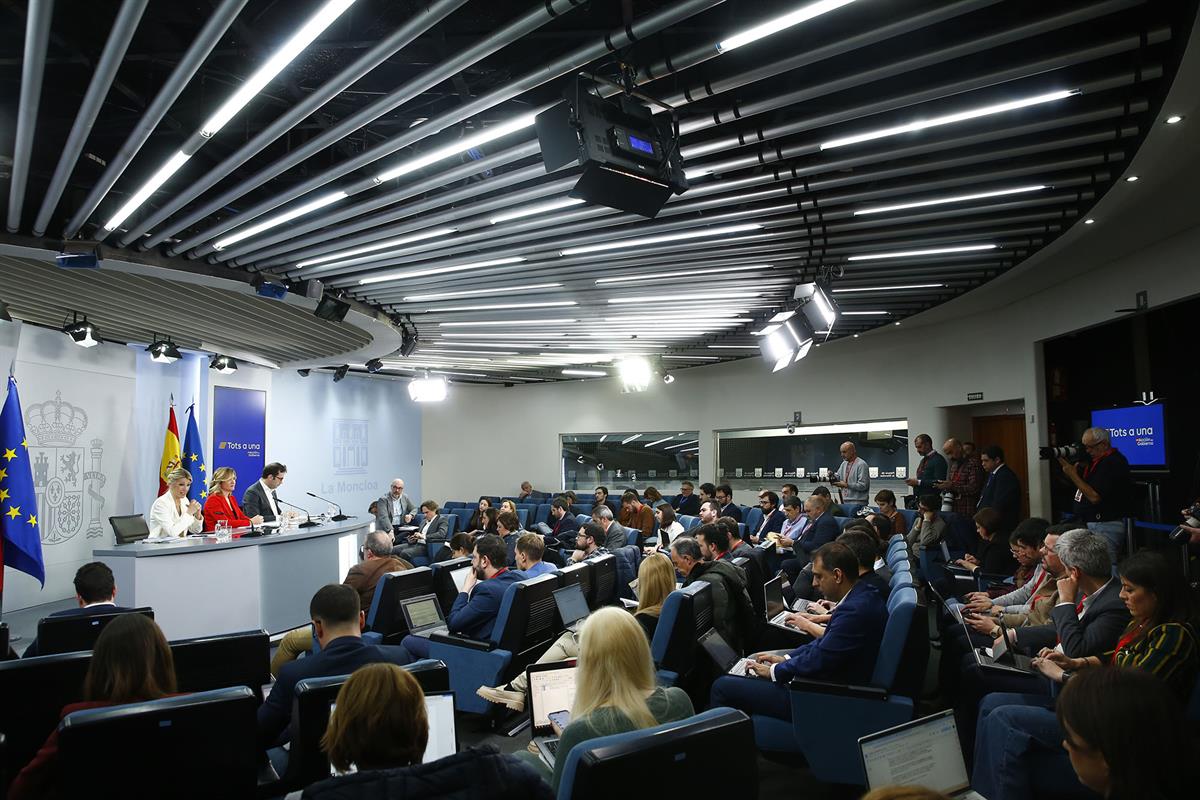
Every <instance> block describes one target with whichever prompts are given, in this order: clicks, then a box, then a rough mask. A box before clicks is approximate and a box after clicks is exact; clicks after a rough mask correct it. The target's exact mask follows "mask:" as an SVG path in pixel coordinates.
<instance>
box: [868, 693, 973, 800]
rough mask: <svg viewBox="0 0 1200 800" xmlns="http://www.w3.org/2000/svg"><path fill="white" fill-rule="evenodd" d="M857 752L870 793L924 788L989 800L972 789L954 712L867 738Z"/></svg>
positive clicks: (962, 798) (964, 799) (960, 798)
mask: <svg viewBox="0 0 1200 800" xmlns="http://www.w3.org/2000/svg"><path fill="white" fill-rule="evenodd" d="M858 750H859V753H860V754H861V756H862V763H863V771H864V772H865V773H866V776H867V788H868V789H878V788H879V787H881V786H924V787H925V788H926V789H933V790H934V791H937V792H941V793H943V794H945V795H948V796H950V797H953V798H955V800H986V798H984V797H983V795H981V794H979V793H978V792H975V791H972V789H971V782H970V779H968V778H967V765H966V762H965V761H964V760H963V754H962V747H961V746H960V745H959V743H958V729H957V728H956V727H955V725H954V712H953V711H952V710H951V711H943V712H941V713H940V714H934V715H933V716H929V717H922V718H921V719H918V720H913V721H912V722H906V723H904V724H903V725H897V726H896V727H894V728H888V729H887V730H885V731H880V732H879V733H872V734H871V735H870V736H864V737H862V738H861V739H859V740H858Z"/></svg>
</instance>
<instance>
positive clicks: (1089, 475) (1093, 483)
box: [1058, 428, 1133, 563]
mask: <svg viewBox="0 0 1200 800" xmlns="http://www.w3.org/2000/svg"><path fill="white" fill-rule="evenodd" d="M1083 449H1084V450H1085V451H1087V454H1088V457H1089V458H1090V459H1091V461H1090V462H1084V463H1083V464H1082V467H1080V466H1077V465H1075V464H1072V463H1071V462H1070V461H1068V460H1067V459H1065V458H1063V457H1062V456H1059V458H1058V463H1059V464H1060V465H1061V466H1062V471H1063V474H1064V475H1066V476H1067V480H1069V481H1071V483H1073V484H1075V516H1076V517H1078V518H1079V519H1080V520H1081V521H1082V522H1085V523H1087V527H1088V530H1091V531H1093V532H1095V533H1098V534H1100V535H1101V536H1103V537H1104V538H1105V540H1106V541H1107V542H1108V550H1109V553H1110V555H1112V559H1113V563H1116V561H1117V557H1118V556H1119V555H1120V553H1121V550H1122V547H1123V545H1124V544H1125V515H1126V514H1127V513H1128V511H1129V497H1130V493H1131V491H1132V489H1133V479H1132V478H1131V477H1130V476H1129V462H1128V461H1127V460H1126V459H1125V456H1123V455H1121V451H1119V450H1117V449H1116V448H1115V447H1113V446H1112V444H1111V442H1110V441H1109V438H1108V431H1107V430H1105V429H1104V428H1088V429H1087V430H1086V431H1084V432H1083Z"/></svg>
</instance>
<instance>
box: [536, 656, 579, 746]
mask: <svg viewBox="0 0 1200 800" xmlns="http://www.w3.org/2000/svg"><path fill="white" fill-rule="evenodd" d="M576 670H577V667H576V665H575V662H574V661H553V662H550V663H548V664H530V665H529V668H528V669H527V670H526V671H525V675H526V677H527V678H528V680H529V726H530V735H531V736H532V737H533V745H534V746H535V747H536V748H537V751H538V757H539V758H541V759H542V761H543V762H544V763H545V764H546V766H548V767H550V768H551V769H554V757H555V756H556V755H557V753H558V737H557V736H556V735H554V729H553V728H552V727H551V726H550V721H551V719H552V718H553V719H554V720H555V721H556V722H557V723H558V725H559V728H560V729H562V728H565V727H566V726H567V722H569V721H570V717H571V707H572V706H573V705H574V704H575V675H576Z"/></svg>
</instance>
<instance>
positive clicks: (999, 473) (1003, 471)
mask: <svg viewBox="0 0 1200 800" xmlns="http://www.w3.org/2000/svg"><path fill="white" fill-rule="evenodd" d="M978 508H994V509H996V511H997V512H998V513H999V514H1000V520H1001V523H1002V524H1003V525H1004V530H1003V531H1002V532H1003V533H1006V534H1007V533H1012V530H1013V528H1015V527H1016V526H1017V523H1018V522H1020V520H1021V482H1020V481H1019V480H1017V473H1015V472H1013V471H1012V467H1010V466H1008V465H1007V464H1002V465H1001V466H1000V467H999V468H998V469H997V470H996V471H995V472H993V473H992V474H991V475H989V476H988V477H987V482H986V483H985V484H984V485H983V494H981V495H980V496H979V505H978Z"/></svg>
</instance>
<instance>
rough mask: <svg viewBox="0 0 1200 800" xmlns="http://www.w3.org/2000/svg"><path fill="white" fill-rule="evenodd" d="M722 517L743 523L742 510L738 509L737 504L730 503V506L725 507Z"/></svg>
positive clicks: (722, 510)
mask: <svg viewBox="0 0 1200 800" xmlns="http://www.w3.org/2000/svg"><path fill="white" fill-rule="evenodd" d="M721 516H722V517H733V519H735V520H737V521H738V522H741V521H742V510H741V509H740V508H738V507H737V504H735V503H730V504H729V505H727V506H724V507H723V508H722V509H721Z"/></svg>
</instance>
